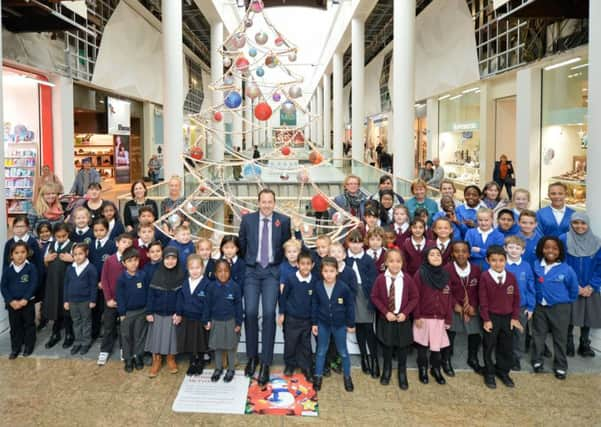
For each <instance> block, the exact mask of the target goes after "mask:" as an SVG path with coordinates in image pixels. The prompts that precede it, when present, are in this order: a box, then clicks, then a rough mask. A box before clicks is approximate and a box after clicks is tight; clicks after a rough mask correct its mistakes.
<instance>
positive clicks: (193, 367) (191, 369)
mask: <svg viewBox="0 0 601 427" xmlns="http://www.w3.org/2000/svg"><path fill="white" fill-rule="evenodd" d="M186 375H190V376H191V375H196V358H195V357H194V355H190V366H188V370H187V371H186Z"/></svg>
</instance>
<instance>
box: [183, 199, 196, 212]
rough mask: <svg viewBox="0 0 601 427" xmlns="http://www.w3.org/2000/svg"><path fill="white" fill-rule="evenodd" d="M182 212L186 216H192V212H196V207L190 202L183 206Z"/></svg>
mask: <svg viewBox="0 0 601 427" xmlns="http://www.w3.org/2000/svg"><path fill="white" fill-rule="evenodd" d="M184 210H185V211H186V213H187V214H193V213H194V212H196V206H194V205H193V204H192V202H188V203H186V204H185V205H184Z"/></svg>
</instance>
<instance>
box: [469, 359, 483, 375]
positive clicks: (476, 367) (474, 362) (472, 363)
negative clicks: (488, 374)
mask: <svg viewBox="0 0 601 427" xmlns="http://www.w3.org/2000/svg"><path fill="white" fill-rule="evenodd" d="M467 366H469V367H470V368H472V370H473V371H474V372H475V373H477V374H478V375H482V374H483V372H484V368H482V366H481V365H480V362H479V361H478V359H477V358H474V359H467Z"/></svg>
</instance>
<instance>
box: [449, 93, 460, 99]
mask: <svg viewBox="0 0 601 427" xmlns="http://www.w3.org/2000/svg"><path fill="white" fill-rule="evenodd" d="M462 96H463V94H461V93H460V94H459V95H455V96H453V97H451V98H449V101H454V100H456V99H459V98H461V97H462Z"/></svg>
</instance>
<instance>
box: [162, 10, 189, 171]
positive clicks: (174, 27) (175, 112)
mask: <svg viewBox="0 0 601 427" xmlns="http://www.w3.org/2000/svg"><path fill="white" fill-rule="evenodd" d="M161 11H162V15H163V21H162V22H163V23H162V32H163V34H162V37H163V141H164V145H165V150H164V151H163V172H164V176H165V177H169V176H171V175H181V174H182V165H183V162H182V160H181V157H180V156H181V154H182V149H183V142H182V138H183V126H184V91H183V87H184V70H183V69H182V64H183V63H184V46H183V44H182V37H183V36H182V3H181V2H179V1H164V2H163V3H162V7H161Z"/></svg>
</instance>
